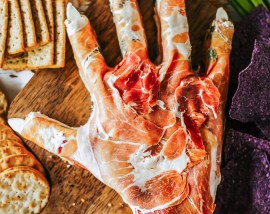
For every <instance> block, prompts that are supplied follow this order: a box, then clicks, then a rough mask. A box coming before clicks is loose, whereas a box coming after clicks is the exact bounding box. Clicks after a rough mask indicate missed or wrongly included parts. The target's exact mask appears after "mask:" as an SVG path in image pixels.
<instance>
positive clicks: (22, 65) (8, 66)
mask: <svg viewBox="0 0 270 214" xmlns="http://www.w3.org/2000/svg"><path fill="white" fill-rule="evenodd" d="M26 68H27V52H24V53H22V54H20V55H17V56H6V57H5V60H4V63H3V69H4V70H14V71H21V70H24V69H26Z"/></svg>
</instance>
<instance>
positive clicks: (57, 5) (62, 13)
mask: <svg viewBox="0 0 270 214" xmlns="http://www.w3.org/2000/svg"><path fill="white" fill-rule="evenodd" d="M53 5H54V26H55V27H54V29H55V30H54V32H55V33H54V40H55V42H54V46H55V48H54V60H55V61H54V65H53V66H50V68H62V67H64V66H65V53H66V26H65V23H64V21H65V19H66V0H54V1H53Z"/></svg>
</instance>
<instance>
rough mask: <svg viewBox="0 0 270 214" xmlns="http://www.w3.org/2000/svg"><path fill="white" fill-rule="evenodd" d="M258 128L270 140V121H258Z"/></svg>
mask: <svg viewBox="0 0 270 214" xmlns="http://www.w3.org/2000/svg"><path fill="white" fill-rule="evenodd" d="M256 126H257V127H258V128H259V129H260V131H261V132H262V133H263V135H264V136H265V137H266V138H267V139H268V140H270V120H266V121H257V122H256Z"/></svg>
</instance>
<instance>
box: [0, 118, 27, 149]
mask: <svg viewBox="0 0 270 214" xmlns="http://www.w3.org/2000/svg"><path fill="white" fill-rule="evenodd" d="M8 141H11V142H17V143H19V144H20V143H22V140H21V139H20V138H19V137H18V136H17V135H16V134H15V133H14V132H13V130H12V129H11V128H10V127H9V126H8V125H6V124H5V123H1V124H0V146H1V145H3V142H8Z"/></svg>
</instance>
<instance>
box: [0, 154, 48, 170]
mask: <svg viewBox="0 0 270 214" xmlns="http://www.w3.org/2000/svg"><path fill="white" fill-rule="evenodd" d="M15 166H29V167H33V168H34V169H36V170H38V171H40V172H41V173H43V174H44V175H45V171H44V169H43V167H42V165H41V164H40V163H39V161H38V160H37V159H35V158H34V157H33V156H32V155H27V154H22V155H11V156H8V157H5V158H2V159H0V172H3V171H4V170H6V169H8V168H11V167H15Z"/></svg>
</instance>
